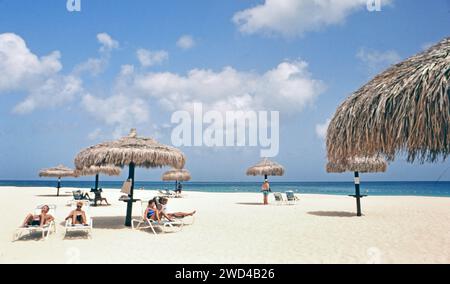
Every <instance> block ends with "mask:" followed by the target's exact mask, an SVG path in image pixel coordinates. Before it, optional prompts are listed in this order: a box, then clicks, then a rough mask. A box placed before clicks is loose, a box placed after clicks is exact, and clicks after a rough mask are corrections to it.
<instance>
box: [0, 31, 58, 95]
mask: <svg viewBox="0 0 450 284" xmlns="http://www.w3.org/2000/svg"><path fill="white" fill-rule="evenodd" d="M60 57H61V55H60V53H59V51H54V52H52V53H51V54H49V55H47V56H42V57H38V56H37V55H35V54H34V53H32V52H31V51H30V50H29V49H28V47H27V45H26V43H25V41H24V40H23V39H22V38H21V37H20V36H18V35H16V34H12V33H4V34H0V74H1V75H0V93H1V92H5V91H6V92H7V91H15V90H28V89H31V88H32V87H33V86H35V85H36V84H38V83H39V82H42V81H43V80H45V79H47V78H49V77H51V76H53V75H54V74H56V73H58V72H59V71H60V70H61V69H62V64H61V62H60Z"/></svg>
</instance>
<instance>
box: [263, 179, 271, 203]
mask: <svg viewBox="0 0 450 284" xmlns="http://www.w3.org/2000/svg"><path fill="white" fill-rule="evenodd" d="M261 191H262V193H263V195H264V205H268V204H269V193H270V184H269V181H268V180H267V179H266V180H265V181H264V183H263V185H262V186H261Z"/></svg>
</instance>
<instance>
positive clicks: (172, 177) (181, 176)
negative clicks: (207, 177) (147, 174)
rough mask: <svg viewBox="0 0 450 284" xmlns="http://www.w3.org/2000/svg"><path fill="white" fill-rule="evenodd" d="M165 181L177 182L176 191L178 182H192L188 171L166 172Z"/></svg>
mask: <svg viewBox="0 0 450 284" xmlns="http://www.w3.org/2000/svg"><path fill="white" fill-rule="evenodd" d="M162 180H163V181H175V190H176V189H177V186H178V182H181V181H190V180H191V173H190V172H189V171H188V170H186V169H172V170H169V171H167V172H165V173H164V174H163V175H162Z"/></svg>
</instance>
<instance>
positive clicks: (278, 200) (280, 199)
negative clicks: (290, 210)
mask: <svg viewBox="0 0 450 284" xmlns="http://www.w3.org/2000/svg"><path fill="white" fill-rule="evenodd" d="M273 197H275V204H276V205H284V204H286V200H284V198H283V195H282V194H281V193H280V192H275V193H274V194H273Z"/></svg>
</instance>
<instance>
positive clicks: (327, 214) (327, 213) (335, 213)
mask: <svg viewBox="0 0 450 284" xmlns="http://www.w3.org/2000/svg"><path fill="white" fill-rule="evenodd" d="M308 214H309V215H314V216H320V217H339V218H352V217H357V216H356V213H352V212H343V211H314V212H308Z"/></svg>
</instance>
